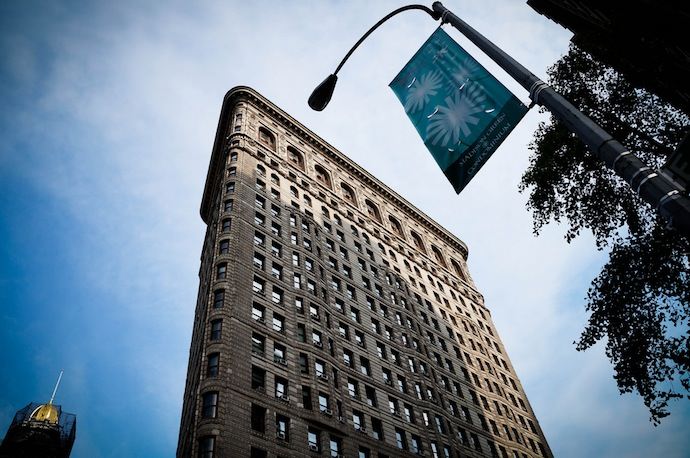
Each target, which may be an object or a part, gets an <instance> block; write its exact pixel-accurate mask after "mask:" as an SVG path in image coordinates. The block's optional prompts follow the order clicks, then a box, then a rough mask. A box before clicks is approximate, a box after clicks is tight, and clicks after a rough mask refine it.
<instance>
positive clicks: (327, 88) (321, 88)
mask: <svg viewBox="0 0 690 458" xmlns="http://www.w3.org/2000/svg"><path fill="white" fill-rule="evenodd" d="M408 10H421V11H424V12H425V13H427V14H428V15H429V16H431V17H432V18H433V19H434V20H435V21H437V20H439V19H441V13H438V12H436V11H432V10H431V9H429V8H427V7H426V6H424V5H407V6H403V7H400V8H398V9H397V10H394V11H391V12H390V13H388V14H387V15H385V16H384V17H383V18H382V19H381V20H380V21H379V22H377V23H376V24H374V26H373V27H372V28H370V29H369V30H367V32H366V33H365V34H364V35H362V38H360V39H359V40H358V41H357V43H355V45H354V46H353V47H352V48H351V49H350V50H349V51H348V52H347V54H345V57H343V60H341V61H340V63H339V64H338V67H336V69H335V71H334V72H333V73H331V74H330V75H328V77H327V78H326V79H325V80H323V82H322V83H321V84H319V85H318V86H316V89H314V92H312V93H311V96H309V101H308V103H309V106H310V107H311V108H312V109H313V110H316V111H322V110H323V109H324V108H326V105H328V102H330V101H331V97H332V96H333V90H334V89H335V83H337V82H338V77H337V76H336V75H337V74H338V72H339V71H340V69H341V68H342V67H343V65H345V62H347V59H349V58H350V56H351V55H352V53H353V52H355V49H357V48H358V47H359V45H360V44H362V42H363V41H364V40H366V39H367V37H368V36H369V35H371V33H372V32H373V31H374V30H376V29H378V28H379V26H380V25H381V24H383V23H384V22H386V21H387V20H388V19H390V18H392V17H393V16H395V15H396V14H399V13H402V12H403V11H408Z"/></svg>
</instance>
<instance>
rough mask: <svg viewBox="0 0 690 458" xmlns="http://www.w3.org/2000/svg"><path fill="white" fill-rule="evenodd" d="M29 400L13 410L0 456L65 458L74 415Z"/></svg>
mask: <svg viewBox="0 0 690 458" xmlns="http://www.w3.org/2000/svg"><path fill="white" fill-rule="evenodd" d="M61 378H62V373H60V377H59V378H58V383H57V384H56V386H55V389H54V390H53V395H52V396H51V398H50V401H48V402H47V403H45V404H39V403H36V402H32V403H31V404H29V405H27V406H26V407H24V408H23V409H20V410H18V411H17V413H16V414H15V415H14V419H13V420H12V423H11V424H10V427H9V428H8V430H7V434H6V435H5V439H4V440H3V441H2V444H0V458H39V457H40V458H68V457H69V455H70V453H71V452H72V445H74V439H75V436H76V432H77V417H76V415H74V414H71V413H67V412H63V411H62V406H59V405H55V404H53V400H54V399H55V393H56V392H57V388H58V385H59V384H60V379H61Z"/></svg>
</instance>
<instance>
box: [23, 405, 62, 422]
mask: <svg viewBox="0 0 690 458" xmlns="http://www.w3.org/2000/svg"><path fill="white" fill-rule="evenodd" d="M59 417H60V413H59V412H58V409H57V407H55V406H54V405H53V404H51V403H48V404H41V405H40V406H38V407H37V408H36V410H34V411H33V412H32V413H31V417H29V420H33V421H43V422H46V423H51V424H54V425H56V424H57V423H58V419H59Z"/></svg>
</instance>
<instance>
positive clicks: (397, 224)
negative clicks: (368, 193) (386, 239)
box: [388, 215, 405, 238]
mask: <svg viewBox="0 0 690 458" xmlns="http://www.w3.org/2000/svg"><path fill="white" fill-rule="evenodd" d="M388 221H390V222H391V227H392V228H393V232H395V235H397V236H398V237H402V238H405V236H404V235H403V230H402V226H401V225H400V221H398V220H397V219H395V218H394V217H393V216H391V215H388Z"/></svg>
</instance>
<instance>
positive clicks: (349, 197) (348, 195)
mask: <svg viewBox="0 0 690 458" xmlns="http://www.w3.org/2000/svg"><path fill="white" fill-rule="evenodd" d="M340 189H342V190H343V198H344V199H345V200H346V201H347V202H350V203H351V204H352V205H354V206H357V198H356V197H355V191H354V190H353V189H352V188H351V187H349V186H348V185H346V184H345V183H340Z"/></svg>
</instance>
